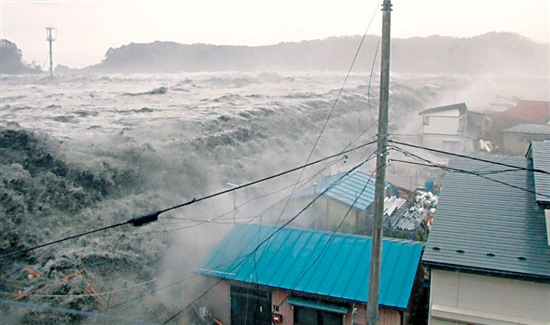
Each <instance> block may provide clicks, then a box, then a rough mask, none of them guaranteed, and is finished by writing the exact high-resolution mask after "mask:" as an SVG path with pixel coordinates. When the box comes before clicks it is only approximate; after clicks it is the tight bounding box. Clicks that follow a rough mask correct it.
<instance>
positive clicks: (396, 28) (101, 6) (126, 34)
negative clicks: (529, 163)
mask: <svg viewBox="0 0 550 325" xmlns="http://www.w3.org/2000/svg"><path fill="white" fill-rule="evenodd" d="M0 1H1V6H2V8H1V10H0V11H1V38H3V39H7V40H9V41H11V42H14V43H15V44H16V45H17V46H18V47H19V48H20V49H21V50H22V51H23V60H25V61H27V62H32V61H36V63H37V64H40V65H43V64H44V62H45V60H46V59H47V56H48V43H47V42H46V27H48V26H51V27H55V28H56V29H57V35H56V36H57V39H56V41H55V42H54V45H53V49H54V60H53V61H54V65H58V64H62V65H66V66H69V67H71V68H82V67H85V66H88V65H92V64H97V63H99V62H100V61H101V60H102V59H103V56H104V55H105V53H106V52H107V50H108V49H109V48H110V47H113V48H116V47H120V46H122V45H126V44H129V43H132V42H135V43H149V42H153V41H173V42H178V43H184V44H192V43H207V44H215V45H250V46H257V45H270V44H277V43H280V42H299V41H302V40H313V39H323V38H326V37H330V36H345V35H363V34H364V33H365V30H366V29H367V26H368V23H369V21H370V19H371V17H372V16H373V14H374V13H375V19H374V21H373V23H372V26H371V27H370V29H369V31H368V34H375V35H380V34H381V19H382V18H381V17H382V15H381V12H380V7H379V5H378V4H379V2H380V1H378V0H376V1H374V0H361V1H359V0H353V1H352V0H327V1H323V0H277V1H271V0H254V1H232V0H224V1H215V0H200V1H191V0H178V1H158V0H157V1H102V2H100V1H56V2H52V1H5V0H0ZM392 3H393V9H394V10H393V12H392V37H394V38H407V37H412V36H430V35H435V34H437V35H443V36H455V37H470V36H475V35H480V34H484V33H487V32H491V31H506V32H514V33H518V34H520V35H523V36H526V37H529V38H531V39H533V40H534V41H536V42H538V43H548V42H549V30H550V24H549V20H550V5H549V3H550V0H498V1H497V0H431V1H420V0H393V1H392Z"/></svg>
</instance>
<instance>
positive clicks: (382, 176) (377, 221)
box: [367, 0, 392, 325]
mask: <svg viewBox="0 0 550 325" xmlns="http://www.w3.org/2000/svg"><path fill="white" fill-rule="evenodd" d="M391 6H392V4H391V0H384V3H383V4H382V12H383V18H382V53H381V61H382V62H381V67H380V70H381V71H380V109H379V113H378V147H377V152H376V153H377V157H376V183H375V192H374V216H373V222H372V250H371V264H370V278H369V300H368V303H367V324H368V325H377V324H378V298H379V295H380V268H381V265H380V264H381V261H382V236H383V233H382V231H383V221H384V196H385V183H386V155H387V147H388V99H389V93H390V92H389V85H390V40H391V38H390V27H391V26H390V24H391V10H392V9H391Z"/></svg>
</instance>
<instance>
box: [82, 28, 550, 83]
mask: <svg viewBox="0 0 550 325" xmlns="http://www.w3.org/2000/svg"><path fill="white" fill-rule="evenodd" d="M378 41H379V37H377V36H367V37H366V38H365V40H364V42H363V45H362V47H361V51H360V53H359V55H358V57H357V61H356V63H355V66H354V71H357V72H359V71H361V72H364V71H370V69H371V67H372V65H373V59H374V57H375V55H376V50H377V45H378ZM360 42H361V37H360V36H348V37H331V38H327V39H323V40H313V41H302V42H298V43H279V44H276V45H270V46H257V47H250V46H229V45H224V46H216V45H208V44H192V45H186V44H179V43H173V42H154V43H149V44H135V43H131V44H129V45H124V46H121V47H119V48H115V49H113V48H110V49H109V50H108V51H107V53H106V54H105V58H104V60H103V61H102V62H101V63H99V64H97V65H94V66H90V67H87V68H84V69H82V70H84V71H86V72H103V73H111V72H123V73H155V72H177V71H308V70H317V71H323V70H333V71H334V70H336V71H337V70H344V71H346V70H348V69H349V67H350V64H351V62H352V60H353V57H354V55H355V53H356V51H357V48H358V46H359V44H360ZM376 57H377V60H378V59H379V57H380V55H379V53H378V55H377V56H376ZM549 58H550V51H549V44H548V43H547V44H538V43H535V42H533V41H531V40H530V39H529V38H525V37H522V36H520V35H517V34H513V33H487V34H483V35H480V36H475V37H470V38H456V37H443V36H431V37H414V38H408V39H393V40H392V47H391V70H392V71H393V72H397V73H430V74H431V73H458V74H486V73H495V74H513V75H517V74H522V75H531V76H545V77H547V76H548V71H549V67H550V66H549ZM377 63H378V62H377ZM378 67H379V65H378V64H377V65H376V68H378Z"/></svg>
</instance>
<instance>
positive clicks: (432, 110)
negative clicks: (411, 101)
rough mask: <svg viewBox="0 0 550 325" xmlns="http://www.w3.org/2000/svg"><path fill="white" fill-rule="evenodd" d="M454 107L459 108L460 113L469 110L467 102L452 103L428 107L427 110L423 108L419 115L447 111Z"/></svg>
mask: <svg viewBox="0 0 550 325" xmlns="http://www.w3.org/2000/svg"><path fill="white" fill-rule="evenodd" d="M453 109H458V110H459V111H460V114H464V113H466V112H468V107H467V106H466V104H465V103H460V104H452V105H447V106H439V107H432V108H428V109H426V110H423V111H422V112H420V113H418V115H424V114H432V113H438V112H445V111H450V110H453Z"/></svg>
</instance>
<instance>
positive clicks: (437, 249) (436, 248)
mask: <svg viewBox="0 0 550 325" xmlns="http://www.w3.org/2000/svg"><path fill="white" fill-rule="evenodd" d="M432 249H433V250H434V251H440V250H441V248H439V247H432Z"/></svg>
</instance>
